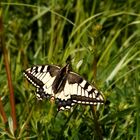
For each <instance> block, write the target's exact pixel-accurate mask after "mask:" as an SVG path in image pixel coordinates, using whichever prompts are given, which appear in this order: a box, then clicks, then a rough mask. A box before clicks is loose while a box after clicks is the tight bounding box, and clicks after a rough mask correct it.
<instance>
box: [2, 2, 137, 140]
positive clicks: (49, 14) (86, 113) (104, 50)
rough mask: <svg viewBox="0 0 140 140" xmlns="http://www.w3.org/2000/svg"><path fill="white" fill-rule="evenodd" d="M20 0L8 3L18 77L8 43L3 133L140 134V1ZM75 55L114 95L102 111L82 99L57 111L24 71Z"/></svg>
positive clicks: (73, 139) (7, 33) (117, 139)
mask: <svg viewBox="0 0 140 140" xmlns="http://www.w3.org/2000/svg"><path fill="white" fill-rule="evenodd" d="M12 2H13V3H11V1H10V0H5V1H2V2H1V7H0V15H1V18H2V20H3V26H4V32H2V31H1V30H0V36H1V38H3V37H4V41H3V42H4V44H3V47H4V48H6V50H7V55H6V57H7V59H8V62H9V67H10V71H11V74H10V75H11V77H12V80H9V79H8V78H7V72H6V69H5V65H6V62H5V61H4V60H5V57H4V52H3V51H2V50H4V49H1V46H2V45H0V97H1V103H2V105H0V106H1V107H2V106H3V108H4V109H3V108H0V111H4V113H5V115H6V118H5V121H4V120H3V117H1V120H0V139H20V140H21V139H38V140H43V139H47V140H50V139H56V140H57V139H68V140H79V139H85V140H90V139H95V140H98V139H104V140H135V139H136V140H140V117H139V116H140V41H139V40H140V36H139V34H140V13H139V7H140V2H139V1H136V0H132V1H121V0H120V1H117V0H116V1H113V0H108V1H97V0H94V1H92V0H91V1H84V0H83V1H62V0H52V1H41V0H39V1H36V2H35V1H34V2H33V1H30V2H29V1H27V0H26V1H24V3H22V2H21V1H18V0H13V1H12ZM69 56H70V58H71V60H70V62H71V65H72V69H73V71H75V72H77V73H79V74H80V75H82V76H83V77H84V78H85V79H87V80H88V81H89V82H90V83H96V85H97V87H98V88H99V89H100V90H102V92H103V95H104V97H105V99H106V103H105V105H103V106H100V107H99V108H96V109H95V110H96V111H95V112H94V111H93V110H92V108H91V107H89V106H82V105H78V106H75V107H74V109H73V111H63V112H57V110H56V106H55V105H54V104H53V103H50V101H47V100H44V101H37V99H36V98H35V95H34V92H35V89H34V88H33V87H32V86H31V85H30V84H28V82H27V81H26V80H25V78H24V77H23V70H25V69H26V68H28V67H31V66H33V65H42V64H56V65H59V66H64V65H65V64H66V60H67V58H68V57H69ZM8 82H12V85H13V89H14V98H15V107H16V108H15V109H16V122H17V127H16V129H14V128H13V121H12V116H11V112H12V111H11V110H12V109H13V108H14V106H11V103H10V100H11V99H12V98H13V97H12V96H11V94H10V92H11V90H10V89H9V86H8ZM1 116H2V115H1ZM6 119H7V120H6Z"/></svg>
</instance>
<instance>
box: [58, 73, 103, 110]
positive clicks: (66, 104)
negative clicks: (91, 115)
mask: <svg viewBox="0 0 140 140" xmlns="http://www.w3.org/2000/svg"><path fill="white" fill-rule="evenodd" d="M57 100H58V108H59V110H64V109H65V108H66V109H70V107H71V106H73V105H74V104H76V103H78V104H86V105H97V104H102V103H104V98H103V96H102V94H101V92H100V91H99V90H97V88H95V87H94V86H92V85H91V84H89V83H88V82H87V81H86V80H85V79H83V78H82V77H81V76H80V75H78V74H76V73H74V72H69V73H68V77H67V81H66V84H65V87H64V89H63V91H61V92H60V93H58V94H57Z"/></svg>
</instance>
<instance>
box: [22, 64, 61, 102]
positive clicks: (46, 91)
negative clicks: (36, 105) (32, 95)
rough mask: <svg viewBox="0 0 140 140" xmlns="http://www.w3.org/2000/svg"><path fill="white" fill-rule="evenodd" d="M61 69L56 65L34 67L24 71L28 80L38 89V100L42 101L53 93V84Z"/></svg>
mask: <svg viewBox="0 0 140 140" xmlns="http://www.w3.org/2000/svg"><path fill="white" fill-rule="evenodd" d="M59 70H60V68H59V67H58V66H54V65H42V66H33V67H32V68H28V69H27V70H26V71H24V75H25V77H26V78H27V80H28V81H29V82H30V83H31V84H32V85H33V86H35V87H37V94H36V95H37V98H38V99H40V100H41V99H42V98H45V97H47V96H48V95H53V93H52V87H51V86H52V83H53V81H54V79H55V77H56V75H57V73H58V71H59Z"/></svg>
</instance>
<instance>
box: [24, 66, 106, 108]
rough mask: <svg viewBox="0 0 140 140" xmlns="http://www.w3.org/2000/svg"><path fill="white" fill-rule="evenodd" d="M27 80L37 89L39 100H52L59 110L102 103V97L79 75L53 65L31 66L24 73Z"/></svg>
mask: <svg viewBox="0 0 140 140" xmlns="http://www.w3.org/2000/svg"><path fill="white" fill-rule="evenodd" d="M24 75H25V77H26V78H27V80H28V81H29V82H30V83H31V84H32V85H33V86H35V87H36V88H37V90H36V96H37V98H38V99H39V100H42V99H45V98H54V99H55V101H56V103H57V105H58V109H59V110H64V109H70V107H71V106H73V105H75V104H76V103H78V104H86V105H97V104H102V103H104V99H103V96H102V94H101V92H99V91H98V90H97V89H96V88H95V87H94V86H92V85H90V84H89V83H88V82H87V81H86V80H85V79H83V78H82V77H81V76H80V75H78V74H76V73H74V72H72V71H70V70H69V65H68V64H67V65H66V66H64V67H63V68H60V67H58V66H55V65H42V66H33V67H32V68H28V69H27V70H25V71H24Z"/></svg>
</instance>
